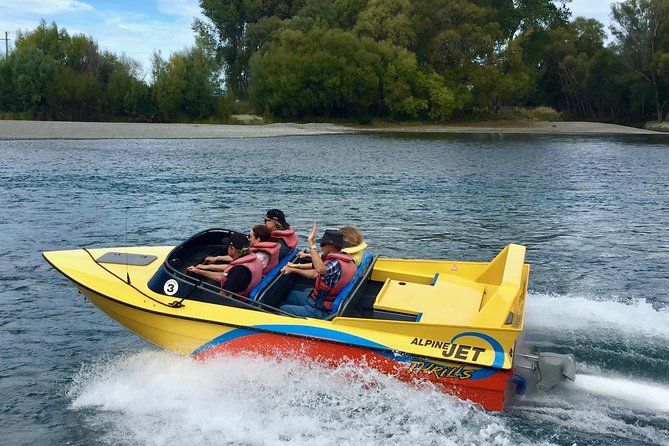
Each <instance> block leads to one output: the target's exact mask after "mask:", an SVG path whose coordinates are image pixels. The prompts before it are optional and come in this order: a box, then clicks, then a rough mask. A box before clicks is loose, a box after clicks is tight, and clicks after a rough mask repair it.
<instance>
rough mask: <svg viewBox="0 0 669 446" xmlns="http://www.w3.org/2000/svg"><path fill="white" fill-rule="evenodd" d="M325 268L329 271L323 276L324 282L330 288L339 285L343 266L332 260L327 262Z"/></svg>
mask: <svg viewBox="0 0 669 446" xmlns="http://www.w3.org/2000/svg"><path fill="white" fill-rule="evenodd" d="M325 267H326V268H327V271H326V272H325V274H323V282H324V283H325V285H327V286H328V288H332V287H334V286H335V285H336V284H337V282H338V281H339V278H340V277H341V265H340V264H339V262H337V261H336V260H334V259H332V260H328V261H327V262H325Z"/></svg>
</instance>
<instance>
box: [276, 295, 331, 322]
mask: <svg viewBox="0 0 669 446" xmlns="http://www.w3.org/2000/svg"><path fill="white" fill-rule="evenodd" d="M309 293H311V288H307V289H306V290H292V291H291V292H290V293H288V297H287V298H286V302H285V303H284V304H283V305H281V307H279V310H281V311H285V312H286V313H290V314H294V315H295V316H302V317H313V318H316V319H325V318H327V317H328V316H330V313H327V312H325V311H321V310H319V309H318V308H316V307H314V306H313V305H312V304H311V303H310V302H313V300H312V299H309Z"/></svg>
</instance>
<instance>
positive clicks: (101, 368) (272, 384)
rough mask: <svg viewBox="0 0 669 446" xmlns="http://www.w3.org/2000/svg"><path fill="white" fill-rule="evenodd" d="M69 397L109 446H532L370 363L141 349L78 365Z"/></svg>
mask: <svg viewBox="0 0 669 446" xmlns="http://www.w3.org/2000/svg"><path fill="white" fill-rule="evenodd" d="M68 394H69V396H70V398H71V401H72V408H73V409H74V410H76V411H78V412H79V413H80V414H81V415H82V416H84V418H85V419H86V423H85V424H86V426H87V428H90V429H93V430H94V431H95V432H94V435H96V437H97V438H100V437H101V439H102V440H103V441H104V442H106V443H108V444H119V443H121V444H147V445H154V444H283V443H288V442H290V444H291V445H296V444H297V445H302V444H379V445H381V444H383V445H387V444H398V445H399V444H445V445H460V444H532V443H534V442H533V441H531V440H528V439H527V438H525V437H523V436H521V435H519V434H517V433H515V432H514V430H513V427H512V426H511V425H510V424H509V422H508V421H507V420H506V419H505V418H504V417H503V416H501V415H500V414H496V413H491V412H486V411H482V410H480V409H478V408H477V407H476V406H474V405H473V404H471V403H469V402H466V401H462V400H459V399H457V398H455V397H452V396H449V395H445V394H444V393H442V392H440V391H438V390H437V389H435V388H434V387H432V386H431V385H428V384H426V385H425V386H424V387H421V388H416V387H415V386H412V385H409V384H406V383H402V382H400V381H397V380H395V379H393V378H391V377H388V376H386V375H383V374H380V373H378V372H375V371H373V370H371V369H365V370H361V369H359V368H357V367H353V366H351V367H349V366H346V365H344V366H340V367H338V368H336V369H331V368H328V367H325V366H321V365H319V364H317V363H314V362H310V361H303V360H297V359H295V360H293V359H288V360H286V359H284V360H282V361H275V360H270V359H267V358H249V357H226V356H221V357H216V358H213V359H211V360H207V361H199V360H194V359H191V358H184V357H179V356H175V355H172V354H170V353H167V352H163V351H160V352H156V351H144V352H140V353H137V354H134V355H129V356H120V357H116V358H111V359H109V360H107V361H104V362H99V363H97V364H92V365H90V366H87V367H85V368H84V369H82V370H81V371H80V372H79V373H78V375H77V376H76V379H75V380H74V383H73V384H72V385H71V387H70V389H69V391H68Z"/></svg>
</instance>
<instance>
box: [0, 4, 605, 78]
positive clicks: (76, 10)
mask: <svg viewBox="0 0 669 446" xmlns="http://www.w3.org/2000/svg"><path fill="white" fill-rule="evenodd" d="M222 1H224V0H222ZM613 2H614V1H613V0H573V1H572V2H571V4H570V5H569V8H570V9H571V11H572V13H573V17H576V16H583V17H586V18H594V19H597V20H599V21H600V22H602V23H604V24H605V26H606V27H607V28H608V24H609V15H610V10H611V7H610V5H611V3H613ZM196 17H202V16H201V13H200V8H199V0H0V38H3V39H4V37H5V32H8V33H9V34H8V37H9V39H10V40H9V45H10V48H11V46H12V44H13V41H14V39H15V37H16V31H18V30H21V31H23V32H30V31H32V30H34V29H35V28H36V27H37V26H38V25H39V22H40V20H42V19H44V20H45V21H46V22H47V24H51V23H52V22H55V23H56V25H58V27H59V28H65V29H66V30H67V32H68V34H70V35H71V36H72V35H76V34H84V35H86V36H89V37H91V38H92V40H94V41H96V42H97V43H98V45H99V47H100V49H101V50H109V51H110V52H112V53H114V54H116V55H117V56H121V55H123V54H125V55H126V56H128V57H130V58H132V59H134V60H136V61H137V62H139V63H140V64H141V65H142V67H143V69H144V72H145V73H146V77H147V79H148V77H149V73H150V70H151V55H152V54H153V53H154V52H156V51H159V52H160V53H161V55H162V57H163V58H164V59H167V58H168V57H169V56H170V55H171V54H172V53H174V52H176V51H181V50H184V49H187V48H190V47H192V46H193V45H194V44H195V38H194V33H193V30H192V29H191V24H192V23H193V20H194V19H195V18H196ZM4 51H5V41H4V40H0V53H2V54H4Z"/></svg>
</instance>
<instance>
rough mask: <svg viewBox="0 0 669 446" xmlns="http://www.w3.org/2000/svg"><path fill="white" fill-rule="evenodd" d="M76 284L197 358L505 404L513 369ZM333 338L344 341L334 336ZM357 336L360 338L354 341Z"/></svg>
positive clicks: (151, 337) (489, 405)
mask: <svg viewBox="0 0 669 446" xmlns="http://www.w3.org/2000/svg"><path fill="white" fill-rule="evenodd" d="M78 288H79V290H80V291H81V292H82V293H83V294H84V295H85V296H86V297H87V298H88V299H89V300H90V301H91V303H93V304H94V305H95V306H96V307H98V308H99V309H100V310H101V311H102V312H104V313H105V314H107V315H108V316H109V317H110V318H112V319H113V320H115V321H116V322H118V323H120V324H121V325H123V326H124V327H126V328H127V329H128V330H130V331H132V332H133V333H135V334H136V335H138V336H140V337H141V338H143V339H145V340H147V341H149V342H151V343H153V344H155V345H157V346H159V347H162V348H165V349H169V350H172V351H175V352H178V353H181V354H191V355H192V356H193V357H195V358H198V359H207V358H211V357H213V356H216V355H226V354H240V353H242V354H257V355H263V356H267V357H272V358H278V359H281V358H307V359H309V360H314V361H318V362H319V363H325V364H327V365H329V366H332V367H337V366H339V365H341V364H350V363H353V364H355V365H357V366H359V367H368V368H371V369H374V370H376V371H379V372H381V373H384V374H387V375H390V376H393V377H395V378H396V379H399V380H401V381H404V382H408V383H420V382H421V381H429V382H432V383H433V384H435V385H436V386H438V387H439V388H440V389H441V390H443V391H444V392H446V393H449V394H453V395H455V396H457V397H458V398H460V399H464V400H470V401H472V402H475V403H477V404H479V405H481V406H482V407H483V408H485V409H487V410H496V411H499V410H502V409H503V407H504V401H505V389H506V383H507V381H508V379H509V377H510V376H511V374H512V370H502V369H496V368H492V367H479V366H476V365H472V364H465V363H462V362H451V361H440V360H435V359H434V358H425V357H419V356H415V355H411V354H407V353H405V352H400V351H393V350H388V349H384V348H381V347H382V346H378V347H377V348H375V347H374V344H373V343H369V342H365V340H362V339H359V338H357V337H355V336H353V337H352V336H347V335H345V334H344V335H343V336H342V333H339V332H336V331H335V330H320V331H318V330H316V331H314V330H309V329H305V328H304V327H302V329H299V327H295V326H293V327H281V328H280V329H283V330H288V331H291V332H292V333H295V332H296V331H297V332H300V331H301V332H303V333H304V334H303V335H302V336H297V335H295V334H290V335H289V334H285V333H283V334H282V333H276V332H272V331H271V330H276V329H278V328H279V327H277V326H257V327H247V326H237V325H234V324H227V323H222V322H214V321H204V320H198V319H192V318H188V317H184V316H180V315H178V314H177V311H178V310H175V311H174V313H175V314H167V313H166V310H164V309H163V308H157V309H156V310H155V311H152V310H149V309H146V308H142V307H137V306H133V305H129V304H127V303H123V302H119V301H117V300H115V299H112V298H110V297H108V296H104V295H102V294H99V293H97V292H95V291H93V290H90V289H87V288H84V287H81V286H78ZM296 329H297V330H296ZM319 335H320V336H319ZM338 337H341V338H342V340H344V339H345V340H347V341H348V343H347V342H337V341H334V340H333V339H337V338H338ZM356 341H360V343H359V344H355V343H354V342H356ZM352 342H353V343H352Z"/></svg>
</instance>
